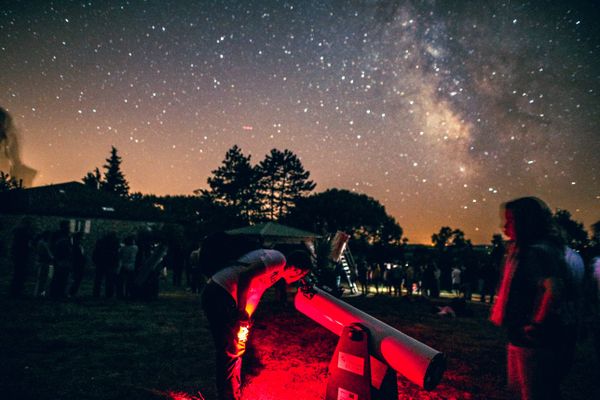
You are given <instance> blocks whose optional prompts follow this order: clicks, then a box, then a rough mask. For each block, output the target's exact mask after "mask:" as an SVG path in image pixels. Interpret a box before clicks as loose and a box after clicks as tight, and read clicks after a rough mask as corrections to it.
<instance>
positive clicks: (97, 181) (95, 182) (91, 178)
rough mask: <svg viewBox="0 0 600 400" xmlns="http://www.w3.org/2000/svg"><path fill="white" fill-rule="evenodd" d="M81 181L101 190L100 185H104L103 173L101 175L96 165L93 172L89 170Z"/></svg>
mask: <svg viewBox="0 0 600 400" xmlns="http://www.w3.org/2000/svg"><path fill="white" fill-rule="evenodd" d="M81 181H82V182H83V183H84V184H85V185H86V186H89V187H91V188H92V189H96V190H99V189H100V187H102V175H100V170H99V169H98V168H97V167H96V168H95V169H94V171H93V172H88V173H87V175H86V176H84V177H83V178H82V179H81Z"/></svg>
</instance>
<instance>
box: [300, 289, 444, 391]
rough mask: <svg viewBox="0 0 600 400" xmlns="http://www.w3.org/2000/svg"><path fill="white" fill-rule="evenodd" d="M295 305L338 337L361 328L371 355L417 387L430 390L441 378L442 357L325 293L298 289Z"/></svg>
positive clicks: (424, 345) (442, 368)
mask: <svg viewBox="0 0 600 400" xmlns="http://www.w3.org/2000/svg"><path fill="white" fill-rule="evenodd" d="M294 304H295V306H296V309H297V310H298V311H300V312H301V313H302V314H304V315H306V316H307V317H309V318H310V319H312V320H314V321H315V322H317V323H318V324H320V325H322V326H323V327H325V328H327V329H329V330H330V331H331V332H333V333H335V334H336V335H338V336H340V335H341V333H342V329H343V328H344V327H345V326H348V325H350V324H352V323H359V324H361V325H363V326H364V327H366V328H367V329H368V331H369V333H370V341H369V351H370V353H371V355H372V356H373V357H375V358H377V359H378V360H379V361H381V362H384V363H386V364H387V365H389V366H390V367H392V368H393V369H394V370H395V371H396V372H398V373H400V374H402V375H404V376H405V377H406V378H407V379H409V380H410V381H411V382H413V383H415V384H416V385H419V386H420V387H422V388H424V389H427V390H431V389H433V388H434V387H435V386H436V385H437V384H438V383H439V381H440V379H441V378H442V375H443V373H444V369H445V358H444V355H443V354H442V353H440V352H439V351H437V350H435V349H433V348H431V347H429V346H427V345H426V344H423V343H421V342H419V341H418V340H416V339H413V338H412V337H410V336H408V335H405V334H404V333H402V332H400V331H399V330H397V329H395V328H393V327H391V326H389V325H387V324H385V323H383V322H381V321H380V320H378V319H377V318H374V317H372V316H370V315H369V314H367V313H365V312H363V311H360V310H359V309H358V308H356V307H353V306H351V305H350V304H347V303H345V302H343V301H341V300H339V299H337V298H335V297H334V296H331V295H330V294H328V293H327V292H325V291H323V290H321V289H319V288H317V287H312V288H309V289H304V288H301V289H299V290H298V293H296V297H295V301H294Z"/></svg>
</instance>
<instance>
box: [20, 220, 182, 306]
mask: <svg viewBox="0 0 600 400" xmlns="http://www.w3.org/2000/svg"><path fill="white" fill-rule="evenodd" d="M83 237H84V234H83V233H82V232H75V233H71V232H70V225H69V221H61V222H60V224H59V227H58V229H57V230H56V231H54V232H52V231H50V230H44V231H42V232H41V233H39V234H36V232H35V228H34V224H33V222H32V220H31V219H30V218H24V219H23V220H22V221H21V223H20V224H19V226H17V227H16V228H15V230H14V232H13V240H12V245H11V259H12V266H13V276H12V281H11V284H10V289H9V294H10V296H11V297H15V298H18V297H23V296H24V295H25V294H26V293H25V291H26V283H27V280H28V278H32V277H33V279H34V280H35V285H34V288H33V296H34V297H47V298H50V299H54V300H63V299H67V298H76V297H79V296H80V295H81V293H80V292H81V284H82V282H83V280H84V277H85V276H86V270H87V268H88V266H89V264H90V262H91V264H92V266H93V268H94V271H93V286H92V296H93V297H95V298H100V297H105V298H113V297H116V298H119V299H141V300H149V299H156V298H157V297H158V293H159V281H160V279H161V277H166V273H165V272H166V265H167V264H169V266H170V268H172V270H173V284H174V285H175V286H179V285H181V276H182V274H183V272H184V264H185V256H184V253H183V251H182V250H181V249H180V248H179V247H178V246H171V247H169V246H167V244H166V240H164V239H163V238H161V237H160V235H157V234H156V233H154V232H152V231H151V230H142V231H140V232H138V234H137V235H127V236H125V237H124V238H123V240H122V241H121V240H119V238H118V236H117V233H116V232H114V231H108V232H106V233H104V234H103V235H101V236H100V237H99V239H98V240H97V241H96V242H95V244H94V247H93V251H92V254H91V257H90V256H88V255H87V254H86V251H85V249H84V246H83Z"/></svg>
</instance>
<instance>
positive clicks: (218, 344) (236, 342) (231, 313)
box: [202, 249, 312, 400]
mask: <svg viewBox="0 0 600 400" xmlns="http://www.w3.org/2000/svg"><path fill="white" fill-rule="evenodd" d="M311 266H312V262H311V259H310V256H309V255H308V253H307V252H305V251H294V252H292V253H290V254H289V256H288V257H287V260H286V257H284V255H283V254H282V253H280V252H279V251H277V250H265V249H259V250H254V251H251V252H250V253H247V254H245V255H243V256H242V257H240V258H239V259H238V260H237V261H235V262H233V263H232V264H231V265H230V266H228V267H225V268H223V269H221V270H220V271H218V272H216V273H215V274H214V275H213V276H212V277H211V278H210V279H209V281H208V283H207V285H206V287H205V289H204V292H203V294H202V307H203V308H204V313H205V314H206V318H207V319H208V322H209V324H210V330H211V333H212V335H213V339H214V343H215V348H216V381H217V390H218V392H219V400H239V399H240V396H241V366H242V358H241V357H242V355H243V354H244V352H245V351H246V341H247V339H248V335H249V333H250V326H251V324H250V319H251V317H252V314H253V313H254V311H255V310H256V307H257V306H258V303H259V302H260V299H261V297H262V295H263V293H264V292H265V290H267V289H268V288H269V287H271V286H273V285H274V284H275V283H276V282H277V281H279V280H280V279H284V280H285V282H286V283H288V284H290V283H293V282H295V281H297V280H299V279H301V278H302V277H304V276H305V275H306V274H307V273H308V272H309V271H310V268H311Z"/></svg>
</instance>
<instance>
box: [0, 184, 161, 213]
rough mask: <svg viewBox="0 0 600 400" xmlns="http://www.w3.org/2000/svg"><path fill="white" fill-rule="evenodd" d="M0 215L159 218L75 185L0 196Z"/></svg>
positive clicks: (124, 201)
mask: <svg viewBox="0 0 600 400" xmlns="http://www.w3.org/2000/svg"><path fill="white" fill-rule="evenodd" d="M0 211H2V212H8V213H27V214H38V215H59V216H63V215H64V216H72V217H84V218H85V217H88V218H98V217H101V218H102V217H103V218H116V219H132V220H154V219H159V218H160V211H159V210H157V209H155V208H154V207H151V206H148V205H145V204H137V203H133V202H132V201H130V200H128V199H125V198H122V197H120V196H118V195H116V194H113V193H109V192H105V191H102V190H98V189H94V188H92V187H89V186H87V185H85V184H83V183H81V182H75V181H73V182H65V183H58V184H52V185H46V186H36V187H32V188H27V189H17V190H11V191H9V192H5V193H0Z"/></svg>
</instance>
